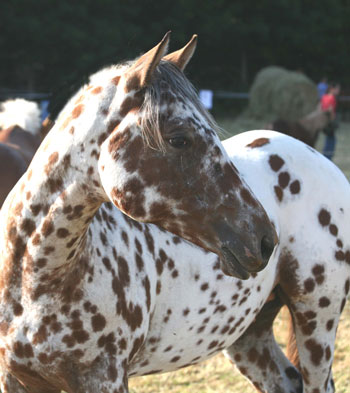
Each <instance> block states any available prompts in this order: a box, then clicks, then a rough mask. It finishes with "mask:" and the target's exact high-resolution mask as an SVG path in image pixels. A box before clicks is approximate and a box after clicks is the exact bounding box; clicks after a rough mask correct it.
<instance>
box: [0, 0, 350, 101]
mask: <svg viewBox="0 0 350 393" xmlns="http://www.w3.org/2000/svg"><path fill="white" fill-rule="evenodd" d="M0 15H1V23H0V59H1V61H0V67H1V68H0V88H8V89H27V90H32V91H43V92H49V93H53V94H57V92H60V93H62V91H70V90H73V89H74V88H75V86H76V85H80V84H81V82H84V79H86V78H87V77H88V75H89V74H91V73H92V72H95V71H97V70H98V69H99V68H101V67H103V66H105V65H108V64H114V63H118V62H120V61H122V60H126V59H130V58H134V57H136V56H138V55H139V54H141V53H142V52H144V51H145V50H147V49H149V48H151V47H152V46H153V45H155V44H156V43H158V42H159V41H160V39H161V38H162V37H163V35H164V34H165V33H166V32H167V31H169V30H171V31H172V38H171V45H170V50H175V49H178V48H179V47H181V46H183V45H184V44H185V43H186V42H187V41H188V40H189V39H190V37H191V36H192V34H193V33H197V34H198V35H199V41H198V49H197V52H196V54H195V56H194V58H193V60H192V61H191V63H190V65H189V67H188V70H187V74H188V75H189V77H190V78H191V80H192V81H193V82H194V84H195V85H196V86H197V87H198V88H199V87H200V88H209V89H227V90H236V91H237V90H247V89H248V87H249V86H250V84H251V82H252V80H253V78H254V76H255V74H256V72H257V71H259V70H260V69H261V68H262V67H265V66H267V65H280V66H283V67H286V68H288V69H291V70H300V71H302V72H304V73H305V74H307V75H308V76H309V77H311V78H312V79H314V80H315V81H317V80H319V79H320V78H321V77H322V76H324V75H326V76H328V78H329V79H333V80H337V81H340V82H341V83H342V85H349V84H350V73H349V69H350V57H349V54H348V51H349V49H348V37H349V36H350V35H349V33H350V24H349V20H350V2H349V0H337V1H334V0H309V1H307V2H306V1H304V0H259V1H252V0H245V1H243V0H240V1H232V0H215V1H212V0H177V1H174V0H172V1H170V0H162V1H154V0H152V1H151V0H99V1H96V0H79V1H68V0H5V1H3V2H1V5H0Z"/></svg>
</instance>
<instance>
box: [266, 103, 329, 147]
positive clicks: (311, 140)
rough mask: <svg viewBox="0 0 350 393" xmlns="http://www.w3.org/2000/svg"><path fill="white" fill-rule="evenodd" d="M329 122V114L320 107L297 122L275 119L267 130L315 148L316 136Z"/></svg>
mask: <svg viewBox="0 0 350 393" xmlns="http://www.w3.org/2000/svg"><path fill="white" fill-rule="evenodd" d="M329 122H330V116H329V112H324V111H322V110H321V108H320V107H317V108H316V109H315V110H314V111H313V112H311V113H309V114H308V115H306V116H305V117H303V118H301V119H299V120H297V121H288V120H284V119H277V120H275V121H274V122H273V123H272V124H271V125H269V127H268V129H271V130H274V131H279V132H282V133H283V134H286V135H289V136H292V137H293V138H296V139H299V140H300V141H302V142H304V143H306V144H307V145H309V146H311V147H315V144H316V141H317V138H318V134H319V133H320V131H322V130H323V129H324V128H326V126H327V125H328V124H329Z"/></svg>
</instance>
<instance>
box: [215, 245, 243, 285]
mask: <svg viewBox="0 0 350 393" xmlns="http://www.w3.org/2000/svg"><path fill="white" fill-rule="evenodd" d="M220 264H221V269H222V271H223V272H224V274H227V275H228V276H232V277H237V278H239V279H241V280H247V279H248V278H249V277H250V274H249V272H248V271H247V269H245V268H244V267H243V266H242V264H241V263H240V262H239V260H238V258H237V257H236V256H235V255H234V254H233V253H232V252H231V251H230V250H229V249H228V248H227V247H221V258H220Z"/></svg>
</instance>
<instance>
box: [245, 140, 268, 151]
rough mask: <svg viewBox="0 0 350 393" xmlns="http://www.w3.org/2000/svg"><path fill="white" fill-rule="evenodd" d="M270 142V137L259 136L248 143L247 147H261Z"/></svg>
mask: <svg viewBox="0 0 350 393" xmlns="http://www.w3.org/2000/svg"><path fill="white" fill-rule="evenodd" d="M268 143H270V139H269V138H258V139H255V140H254V141H253V142H250V143H248V145H247V146H246V147H250V148H252V149H254V148H255V147H261V146H264V145H267V144H268Z"/></svg>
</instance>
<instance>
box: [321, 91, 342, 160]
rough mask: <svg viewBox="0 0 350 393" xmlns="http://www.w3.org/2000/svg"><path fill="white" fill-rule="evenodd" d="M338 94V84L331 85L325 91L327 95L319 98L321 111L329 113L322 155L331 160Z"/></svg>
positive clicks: (336, 123)
mask: <svg viewBox="0 0 350 393" xmlns="http://www.w3.org/2000/svg"><path fill="white" fill-rule="evenodd" d="M339 93H340V85H339V83H331V84H330V85H329V87H328V89H327V93H326V94H324V95H323V96H322V98H321V109H322V110H323V111H324V112H329V116H330V122H329V124H328V125H327V127H325V128H324V130H323V132H324V133H325V134H326V140H325V144H324V148H323V155H324V156H325V157H327V158H328V159H330V160H332V158H333V156H334V150H335V144H336V137H335V132H336V130H337V128H338V127H339V123H338V120H337V115H336V107H337V96H338V95H339Z"/></svg>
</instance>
